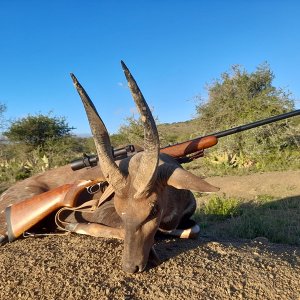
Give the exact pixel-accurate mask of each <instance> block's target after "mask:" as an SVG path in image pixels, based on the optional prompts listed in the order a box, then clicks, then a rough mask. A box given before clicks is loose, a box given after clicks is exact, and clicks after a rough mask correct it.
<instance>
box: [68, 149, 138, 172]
mask: <svg viewBox="0 0 300 300" xmlns="http://www.w3.org/2000/svg"><path fill="white" fill-rule="evenodd" d="M135 152H136V151H135V147H134V145H127V146H126V147H123V148H118V149H113V148H112V155H113V158H114V160H120V159H123V158H126V157H128V156H131V155H133V154H135ZM98 160H99V159H98V156H97V155H87V154H85V153H84V154H83V157H82V158H79V159H75V160H73V161H72V162H71V169H72V170H73V171H77V170H80V169H82V168H88V167H91V168H92V167H95V166H97V164H98Z"/></svg>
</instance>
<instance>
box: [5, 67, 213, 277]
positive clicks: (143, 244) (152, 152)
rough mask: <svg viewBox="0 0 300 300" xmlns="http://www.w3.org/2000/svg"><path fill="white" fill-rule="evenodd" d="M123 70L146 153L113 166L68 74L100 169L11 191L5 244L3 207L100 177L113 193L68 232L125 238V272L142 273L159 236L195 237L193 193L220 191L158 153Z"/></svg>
mask: <svg viewBox="0 0 300 300" xmlns="http://www.w3.org/2000/svg"><path fill="white" fill-rule="evenodd" d="M122 67H123V70H124V73H125V76H126V78H127V81H128V85H129V88H130V90H131V93H132V96H133V99H134V101H135V103H136V106H137V108H138V110H139V112H140V115H141V120H142V122H143V125H144V151H143V152H139V153H137V154H135V155H134V156H131V157H128V158H126V159H123V160H121V161H119V162H118V163H116V162H115V161H114V159H113V156H112V151H111V149H112V148H111V143H110V139H109V135H108V132H107V129H106V127H105V125H104V123H103V121H102V119H101V118H100V116H99V115H98V113H97V111H96V108H95V106H94V105H93V103H92V101H91V100H90V98H89V96H88V95H87V93H86V92H85V90H84V89H83V87H82V86H81V85H80V84H79V82H78V81H77V79H76V77H75V76H74V75H73V74H71V76H72V79H73V82H74V85H75V87H76V89H77V91H78V93H79V95H80V97H81V100H82V102H83V105H84V107H85V110H86V113H87V117H88V120H89V123H90V127H91V131H92V134H93V138H94V141H95V145H96V149H97V154H98V157H99V164H98V166H97V167H93V168H90V169H81V170H78V171H76V172H73V171H72V170H71V168H70V166H63V167H60V168H57V169H53V170H49V171H47V172H45V173H43V174H39V175H36V176H33V177H31V178H28V179H26V180H24V181H22V182H18V183H17V184H15V185H14V186H12V187H11V188H9V189H8V190H7V191H6V192H4V193H3V194H2V195H1V197H0V212H1V213H0V235H2V239H3V240H5V238H6V237H7V233H6V224H5V215H4V210H5V208H6V207H7V206H9V205H11V204H13V203H17V202H20V201H22V200H23V199H26V198H29V197H31V196H33V195H37V194H40V193H43V192H45V191H48V190H51V189H53V188H55V187H58V186H61V185H63V184H65V183H73V182H76V181H78V180H94V179H99V178H100V179H102V180H104V181H107V182H108V183H109V185H110V187H111V188H112V189H113V194H112V195H111V196H110V198H109V199H108V200H107V201H106V202H104V203H103V204H102V205H101V206H100V207H98V208H97V209H96V210H95V212H94V213H93V214H90V213H84V212H82V213H80V217H79V216H78V213H77V214H76V213H71V214H69V215H68V216H67V217H66V219H67V221H68V222H69V225H68V226H67V229H68V230H69V231H72V232H76V233H80V234H87V235H91V236H96V237H113V238H120V239H124V251H123V262H122V265H123V269H124V270H125V271H127V272H130V273H134V272H141V271H143V270H144V269H145V267H146V265H147V262H148V259H149V256H152V255H154V254H155V253H154V250H153V248H152V247H153V244H154V236H155V234H156V233H157V231H161V232H164V233H168V234H173V235H177V236H179V237H180V236H181V237H193V236H195V235H196V234H197V233H198V231H199V227H198V226H197V225H196V224H194V225H193V224H192V222H191V221H190V217H191V216H192V214H193V213H194V211H195V208H196V201H195V198H194V196H193V194H192V192H191V190H192V191H197V192H215V191H217V190H218V188H216V187H214V186H212V185H210V184H209V183H207V182H206V181H204V180H203V179H201V178H200V177H197V176H195V175H193V174H192V173H190V172H188V171H185V170H184V169H183V168H182V167H181V166H180V164H178V163H177V161H176V160H175V159H173V158H172V157H170V156H168V155H166V154H159V148H160V147H159V137H158V133H157V128H156V125H155V121H154V119H153V116H152V114H151V111H150V109H149V107H148V105H147V103H146V101H145V99H144V97H143V95H142V93H141V91H140V90H139V87H138V86H137V84H136V82H135V80H134V78H133V77H132V75H131V73H130V72H129V70H128V69H127V67H126V66H125V64H124V63H123V62H122ZM84 195H86V194H84ZM84 195H83V196H82V197H83V198H84V197H85V196H84ZM96 195H97V197H98V194H96ZM81 200H82V199H81ZM83 200H85V199H83ZM186 223H189V224H190V227H191V228H190V229H189V230H181V227H182V228H186ZM191 224H192V225H191Z"/></svg>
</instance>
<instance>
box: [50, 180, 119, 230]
mask: <svg viewBox="0 0 300 300" xmlns="http://www.w3.org/2000/svg"><path fill="white" fill-rule="evenodd" d="M113 193H114V189H113V188H112V186H111V185H108V187H107V188H106V189H105V191H104V192H103V194H102V195H101V197H100V198H99V199H92V200H89V201H87V202H85V203H83V204H82V205H80V206H76V207H63V208H61V209H60V210H59V211H58V212H57V213H56V215H55V223H56V226H57V227H58V228H59V229H60V230H63V231H67V232H71V230H69V229H67V226H68V225H69V224H71V223H70V222H66V221H62V220H61V218H60V215H61V213H62V212H63V211H70V212H87V213H93V212H94V211H95V210H96V209H97V208H99V207H100V206H101V204H103V203H104V202H105V201H106V200H108V198H109V197H110V196H111V195H112V194H113Z"/></svg>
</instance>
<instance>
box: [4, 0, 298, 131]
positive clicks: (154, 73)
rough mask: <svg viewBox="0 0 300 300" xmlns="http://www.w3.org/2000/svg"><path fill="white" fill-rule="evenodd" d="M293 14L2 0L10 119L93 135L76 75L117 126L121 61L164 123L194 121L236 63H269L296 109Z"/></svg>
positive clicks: (247, 6)
mask: <svg viewBox="0 0 300 300" xmlns="http://www.w3.org/2000/svg"><path fill="white" fill-rule="evenodd" d="M299 15H300V2H299V1H291V0H286V1H276V0H275V1H271V0H261V1H258V0H252V1H246V0H244V1H243V0H240V1H233V0H232V1H230V0H228V1H216V0H211V1H208V0H207V1H201V0H198V1H197V0H161V1H158V0H152V1H150V0H149V1H145V0H139V1H137V0H135V1H133V0H126V1H121V0H120V1H113V0H111V1H108V0H107V1H101V0H98V1H96V0H89V1H87V0H86V1H83V0H81V1H79V0H51V1H42V0H27V1H24V0H23V1H21V0H0V82H1V85H0V86H1V91H0V103H4V104H5V105H6V106H7V111H6V113H5V117H6V118H10V119H16V118H21V117H25V116H27V115H28V114H35V113H43V114H47V113H48V112H50V111H52V112H53V115H55V116H65V117H66V119H67V122H68V123H69V125H71V126H74V127H76V130H75V131H74V133H80V134H83V133H89V132H90V131H89V126H88V123H87V119H86V116H85V115H84V110H83V107H82V104H81V102H80V99H79V97H78V95H77V93H76V91H75V89H74V87H73V85H72V82H71V79H70V76H69V73H70V72H73V73H74V74H75V75H76V76H77V78H78V79H79V81H80V82H81V83H82V85H83V86H84V87H85V89H86V90H87V92H88V93H89V95H90V97H91V98H92V100H93V101H94V103H95V105H96V107H97V108H98V111H99V113H100V115H101V116H102V118H103V120H104V122H105V123H106V125H107V128H108V130H109V131H110V132H111V133H114V132H116V131H117V130H118V128H119V126H120V124H123V123H124V119H125V118H126V117H127V116H130V115H131V114H132V112H133V111H134V104H133V100H132V99H131V96H130V93H129V90H128V89H127V87H126V82H125V78H124V74H123V72H122V70H121V66H120V60H121V59H122V60H124V61H125V63H126V64H127V66H128V67H129V69H130V70H131V72H132V74H133V75H134V77H135V79H136V80H137V82H138V84H139V86H140V88H141V90H142V92H143V94H144V96H145V98H146V99H147V101H148V103H149V105H150V107H152V108H153V109H154V115H155V116H157V117H158V119H159V121H160V122H163V123H164V122H169V123H170V122H177V121H185V120H188V119H190V118H192V117H193V116H194V114H195V101H194V98H195V96H196V95H202V96H204V97H205V95H206V92H205V86H206V84H208V83H211V82H212V81H213V80H214V79H216V78H219V77H220V75H221V73H223V72H225V71H228V70H230V67H231V66H232V65H235V64H240V65H242V66H244V67H245V68H246V70H248V71H249V72H251V71H254V70H255V69H256V67H257V66H258V65H259V64H261V63H263V62H265V61H267V62H268V63H269V64H270V67H271V69H272V71H273V72H274V74H275V76H276V78H275V81H274V84H275V86H277V87H282V88H284V89H287V90H289V91H290V92H291V93H292V95H293V97H294V98H295V99H296V101H297V102H296V106H297V108H299V107H300V102H299V98H300V85H299V78H300V34H299V32H300V18H299Z"/></svg>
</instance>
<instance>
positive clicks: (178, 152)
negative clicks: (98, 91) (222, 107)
mask: <svg viewBox="0 0 300 300" xmlns="http://www.w3.org/2000/svg"><path fill="white" fill-rule="evenodd" d="M297 115H300V109H298V110H294V111H291V112H288V113H284V114H281V115H277V116H273V117H270V118H267V119H262V120H259V121H255V122H252V123H249V124H245V125H241V126H237V127H234V128H230V129H227V130H224V131H220V132H216V133H212V134H208V135H205V136H202V137H198V138H195V139H192V140H188V141H185V142H182V143H177V144H173V145H169V146H166V147H163V148H161V149H160V153H165V154H168V155H170V156H172V157H174V158H175V159H176V160H177V161H178V162H179V163H187V162H190V161H192V160H194V159H196V158H199V157H201V156H203V150H204V149H207V148H210V147H213V146H215V145H216V144H217V143H218V139H219V138H222V137H225V136H228V135H232V134H236V133H238V132H242V131H245V130H249V129H252V128H256V127H260V126H263V125H266V124H270V123H273V122H277V121H280V120H284V119H287V118H291V117H294V116H297ZM112 151H113V156H114V158H115V160H118V159H123V158H125V157H129V156H132V155H134V154H135V153H137V152H140V151H142V149H138V150H136V149H135V146H134V145H128V146H126V147H124V148H120V149H116V150H114V149H112ZM97 162H98V157H97V155H93V156H88V155H86V154H85V155H84V158H83V159H77V160H75V161H73V162H72V163H71V168H72V170H73V171H76V170H79V169H82V168H84V167H94V166H96V165H97Z"/></svg>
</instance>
